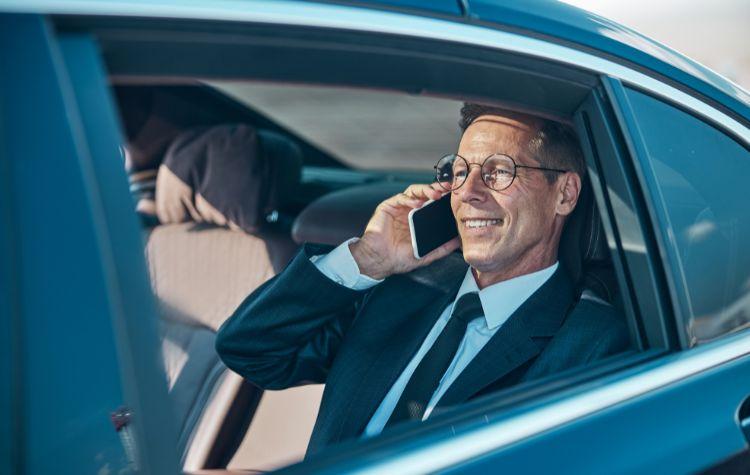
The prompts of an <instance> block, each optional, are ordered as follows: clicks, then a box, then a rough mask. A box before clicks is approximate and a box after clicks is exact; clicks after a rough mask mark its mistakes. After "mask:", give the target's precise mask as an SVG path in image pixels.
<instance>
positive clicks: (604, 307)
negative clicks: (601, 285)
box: [563, 296, 627, 333]
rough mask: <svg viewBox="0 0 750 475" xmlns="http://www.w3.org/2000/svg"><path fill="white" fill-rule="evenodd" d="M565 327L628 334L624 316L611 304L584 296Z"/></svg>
mask: <svg viewBox="0 0 750 475" xmlns="http://www.w3.org/2000/svg"><path fill="white" fill-rule="evenodd" d="M563 327H571V328H575V329H577V330H578V329H580V328H582V327H583V328H587V329H589V330H590V331H594V332H597V333H598V332H614V333H620V332H624V333H627V325H626V324H625V318H624V317H623V315H622V314H621V313H620V312H619V311H618V310H617V309H616V308H615V307H614V306H613V305H611V304H609V303H607V302H604V301H603V300H599V299H597V298H595V297H594V298H591V297H586V296H582V297H581V298H580V299H579V300H578V302H577V303H576V304H575V306H574V307H573V308H572V309H571V311H570V312H569V314H568V317H567V318H566V319H565V323H564V324H563Z"/></svg>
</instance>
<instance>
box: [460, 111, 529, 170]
mask: <svg viewBox="0 0 750 475" xmlns="http://www.w3.org/2000/svg"><path fill="white" fill-rule="evenodd" d="M537 128H538V124H537V122H536V121H535V120H534V119H533V118H532V117H526V116H521V117H512V116H509V117H506V116H496V115H483V116H480V117H478V118H477V119H476V120H475V121H474V122H472V123H471V125H470V126H469V127H467V128H466V131H465V132H464V135H463V137H461V143H460V145H459V147H458V154H459V155H461V156H463V157H465V158H466V159H469V160H481V159H484V158H485V157H487V156H489V155H491V154H493V153H505V154H508V155H511V156H514V157H519V158H521V157H520V155H522V154H525V150H526V145H527V144H528V142H529V140H530V139H531V137H532V136H533V134H534V132H536V130H537Z"/></svg>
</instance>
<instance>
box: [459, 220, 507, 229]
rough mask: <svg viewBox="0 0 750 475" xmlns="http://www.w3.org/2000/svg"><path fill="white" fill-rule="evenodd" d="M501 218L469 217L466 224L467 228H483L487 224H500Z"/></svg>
mask: <svg viewBox="0 0 750 475" xmlns="http://www.w3.org/2000/svg"><path fill="white" fill-rule="evenodd" d="M501 222H502V220H501V219H467V220H466V221H464V224H465V225H466V227H467V228H483V227H485V226H493V225H495V224H500V223H501Z"/></svg>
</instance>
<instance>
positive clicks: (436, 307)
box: [216, 245, 629, 454]
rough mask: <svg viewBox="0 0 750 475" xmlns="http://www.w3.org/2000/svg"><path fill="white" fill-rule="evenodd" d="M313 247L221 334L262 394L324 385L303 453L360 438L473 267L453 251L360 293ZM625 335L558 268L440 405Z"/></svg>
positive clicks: (624, 341) (578, 358) (607, 310)
mask: <svg viewBox="0 0 750 475" xmlns="http://www.w3.org/2000/svg"><path fill="white" fill-rule="evenodd" d="M327 250H329V248H322V247H318V246H313V245H306V246H305V247H304V248H303V249H302V250H301V251H300V253H299V254H297V256H296V257H295V258H294V259H293V260H292V262H291V263H290V264H289V266H288V267H287V269H286V270H285V271H284V272H282V273H281V274H279V275H277V276H276V277H275V278H273V279H271V280H270V281H268V282H266V283H265V284H264V285H263V286H261V287H260V288H258V289H257V290H256V291H255V292H253V293H252V294H251V295H250V296H248V297H247V298H246V299H245V301H244V302H243V303H242V304H241V305H240V306H239V308H238V309H237V310H236V311H235V313H234V314H233V315H232V317H231V318H229V319H228V320H227V321H226V322H225V323H224V325H223V326H222V327H221V329H220V330H219V334H218V337H217V340H216V349H217V351H218V352H219V355H220V356H221V358H222V359H223V360H224V362H225V363H226V365H227V366H228V367H229V368H231V369H233V370H234V371H236V372H237V373H239V374H241V375H242V376H244V377H245V378H247V379H249V380H250V381H252V382H253V383H255V384H256V385H258V386H260V387H262V388H265V389H283V388H288V387H291V386H298V385H302V384H307V383H325V384H326V387H325V391H324V394H323V399H322V402H321V406H320V412H319V413H318V418H317V421H316V423H315V428H314V430H313V433H312V436H311V439H310V444H309V446H308V454H310V453H312V452H315V451H318V450H320V449H322V448H323V447H325V446H326V445H329V444H331V443H335V442H339V441H343V440H346V439H349V438H353V437H357V436H359V435H360V434H362V432H363V430H364V428H365V426H366V425H367V423H368V422H369V420H370V418H371V417H372V415H373V413H374V412H375V410H376V409H377V408H378V406H379V405H380V403H381V402H382V400H383V398H384V397H385V395H386V393H387V392H388V390H389V389H390V388H391V386H392V385H393V383H394V382H395V381H396V379H397V378H398V376H399V375H400V374H401V373H402V372H403V370H404V368H405V367H406V365H407V364H408V363H409V361H410V360H411V358H412V357H413V355H414V354H415V353H416V351H417V350H418V349H419V346H420V345H421V343H422V342H423V341H424V339H425V337H426V336H427V333H428V332H429V331H430V329H431V328H432V326H433V325H434V323H435V321H436V320H437V319H438V317H439V316H440V314H441V313H442V312H443V310H444V309H445V307H446V306H447V305H448V304H449V303H450V302H451V301H452V300H453V299H454V298H455V296H456V293H457V292H458V289H459V286H460V285H461V282H462V280H463V277H464V275H465V273H466V269H467V265H466V263H465V262H463V260H462V259H460V258H457V256H451V257H448V258H445V259H442V260H441V261H438V262H435V263H433V264H431V265H430V266H427V267H424V268H422V269H418V270H416V271H413V272H411V273H408V274H403V275H394V276H391V277H389V278H387V279H386V280H385V281H384V282H382V283H381V284H379V285H377V286H375V287H373V288H371V289H369V290H366V291H354V290H351V289H348V288H346V287H343V286H341V285H339V284H337V283H335V282H333V281H331V280H330V279H329V278H327V277H326V276H325V275H323V274H322V273H321V272H320V271H318V269H317V268H316V267H315V265H314V264H312V263H311V262H310V260H309V258H310V256H311V255H315V254H320V253H322V252H326V251H327ZM628 341H629V340H628V332H627V329H626V327H625V324H624V322H623V321H622V319H621V318H620V317H619V316H618V315H617V313H616V312H615V311H614V309H613V308H612V307H611V306H609V305H605V304H601V303H597V302H595V301H592V300H586V299H581V300H580V301H578V302H575V301H574V295H573V286H572V284H571V282H570V280H569V278H568V277H567V275H566V274H565V272H564V271H563V270H562V268H561V267H558V269H557V271H556V272H555V273H554V274H553V275H552V277H550V279H549V280H548V281H547V282H546V283H545V284H544V285H542V287H540V288H539V289H538V290H537V291H536V292H535V293H534V294H533V295H532V296H531V297H529V299H528V300H527V301H526V302H524V303H523V304H522V305H521V306H520V307H519V308H518V310H516V311H515V312H514V313H513V315H511V317H510V318H509V319H508V320H507V321H506V322H505V323H504V324H503V326H502V327H501V328H500V330H499V331H498V332H497V333H496V334H495V335H494V336H493V337H492V339H491V340H490V341H489V342H488V343H487V344H486V346H485V347H484V348H482V350H481V351H480V352H479V354H478V355H477V356H476V357H475V358H474V359H473V360H472V361H471V363H469V365H468V366H467V367H466V369H465V370H464V371H463V372H462V373H461V374H460V375H459V376H458V379H457V380H456V381H455V382H454V383H453V384H452V385H451V386H450V388H448V390H447V392H446V393H445V395H444V396H443V397H442V398H441V399H440V401H439V403H438V405H437V407H438V408H439V407H446V406H449V405H454V404H458V403H461V402H463V401H466V400H468V399H471V398H472V397H474V396H477V395H479V394H484V393H487V392H489V391H492V390H496V389H501V388H503V387H507V386H509V385H511V384H514V383H517V382H521V381H527V380H530V379H535V378H540V377H543V376H547V375H550V374H553V373H556V372H559V371H562V370H565V369H568V368H572V367H575V366H579V365H583V364H586V363H589V362H591V361H594V360H597V359H600V358H602V357H605V356H608V355H611V354H614V353H617V352H620V351H622V350H624V349H626V348H627V346H628Z"/></svg>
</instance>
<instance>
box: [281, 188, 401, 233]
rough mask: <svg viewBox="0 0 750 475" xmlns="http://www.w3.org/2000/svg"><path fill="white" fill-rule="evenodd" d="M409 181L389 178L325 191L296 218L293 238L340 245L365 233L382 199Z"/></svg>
mask: <svg viewBox="0 0 750 475" xmlns="http://www.w3.org/2000/svg"><path fill="white" fill-rule="evenodd" d="M407 186H408V184H407V183H398V182H386V183H373V184H368V185H361V186H353V187H351V188H346V189H343V190H339V191H334V192H333V193H329V194H327V195H324V196H322V197H320V198H318V199H317V200H315V201H313V202H312V203H310V204H309V205H308V206H307V207H306V208H305V209H304V210H303V211H302V212H301V213H300V214H299V216H297V219H296V220H295V221H294V225H293V226H292V239H294V241H295V242H297V243H298V244H301V243H303V242H314V243H319V244H330V245H333V246H336V245H339V244H341V243H342V242H344V241H346V240H347V239H349V238H351V237H356V236H361V235H362V233H363V232H364V230H365V227H366V226H367V222H368V221H369V220H370V218H371V217H372V213H373V212H374V211H375V208H376V207H377V206H378V205H379V204H380V202H381V201H383V200H385V199H386V198H388V197H390V196H393V195H395V194H397V193H401V192H402V191H404V190H405V189H406V187H407Z"/></svg>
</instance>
